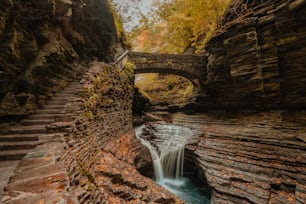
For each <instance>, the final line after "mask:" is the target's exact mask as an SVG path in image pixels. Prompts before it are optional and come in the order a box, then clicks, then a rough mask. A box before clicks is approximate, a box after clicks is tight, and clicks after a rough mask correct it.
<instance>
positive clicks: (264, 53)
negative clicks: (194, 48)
mask: <svg viewBox="0 0 306 204" xmlns="http://www.w3.org/2000/svg"><path fill="white" fill-rule="evenodd" d="M305 6H306V4H305V1H297V0H290V1H285V0H278V1H272V0H271V1H270V0H268V1H240V0H238V1H233V3H232V5H231V7H230V8H229V10H228V11H227V12H226V14H225V15H224V19H223V21H222V22H220V23H221V26H220V29H219V30H218V32H216V33H215V35H214V36H213V37H212V39H211V40H210V41H209V42H208V44H207V47H206V49H207V51H208V52H209V53H210V56H209V60H208V61H209V62H208V70H207V84H208V85H207V97H206V98H205V100H204V103H205V104H206V106H208V107H227V108H228V107H232V108H238V107H239V108H242V107H256V108H280V107H287V108H289V107H290V108H301V107H305V101H306V92H305V84H306V81H305V80H306V76H305V73H306V72H305V67H306V65H305V63H306V61H305V59H304V57H303V56H304V54H303V53H304V52H305V39H306V32H305V23H304V20H305V19H304V18H303V17H302V16H304V15H305Z"/></svg>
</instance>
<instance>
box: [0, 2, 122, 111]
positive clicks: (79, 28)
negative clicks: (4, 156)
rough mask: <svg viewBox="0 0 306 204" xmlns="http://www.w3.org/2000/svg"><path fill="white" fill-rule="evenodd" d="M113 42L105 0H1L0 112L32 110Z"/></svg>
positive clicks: (102, 54) (102, 56) (110, 50)
mask: <svg viewBox="0 0 306 204" xmlns="http://www.w3.org/2000/svg"><path fill="white" fill-rule="evenodd" d="M116 42H118V40H117V31H116V27H115V24H114V18H113V14H112V11H111V8H110V7H109V5H108V3H107V1H106V0H101V1H90V0H77V1H70V0H51V1H49V0H40V1H38V0H29V1H26V2H25V1H21V0H3V1H1V7H0V49H1V52H0V116H7V115H24V114H28V113H29V112H32V111H33V110H35V109H36V108H37V107H38V106H40V105H41V104H43V103H44V101H46V98H47V97H49V96H51V95H52V94H53V93H54V92H56V91H58V90H59V89H61V88H62V87H64V86H65V85H66V84H67V81H70V80H71V79H74V78H76V77H77V76H78V75H80V73H83V72H84V66H83V65H84V63H81V62H85V61H89V59H90V58H96V59H103V60H105V59H106V58H111V56H112V54H113V51H114V48H113V47H114V45H115V43H116Z"/></svg>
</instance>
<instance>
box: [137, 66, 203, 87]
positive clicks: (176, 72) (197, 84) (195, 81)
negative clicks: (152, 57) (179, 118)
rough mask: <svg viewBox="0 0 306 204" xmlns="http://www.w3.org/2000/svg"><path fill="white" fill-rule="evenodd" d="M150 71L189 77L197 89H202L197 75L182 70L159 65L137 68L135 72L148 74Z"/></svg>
mask: <svg viewBox="0 0 306 204" xmlns="http://www.w3.org/2000/svg"><path fill="white" fill-rule="evenodd" d="M148 73H156V74H173V75H177V76H181V77H184V78H186V79H188V80H189V81H190V82H191V83H192V84H193V86H194V89H195V91H200V88H201V86H200V81H199V79H197V77H196V76H193V75H191V74H190V73H186V72H184V71H181V70H174V69H165V68H158V67H152V68H145V69H139V68H137V69H136V70H135V74H148Z"/></svg>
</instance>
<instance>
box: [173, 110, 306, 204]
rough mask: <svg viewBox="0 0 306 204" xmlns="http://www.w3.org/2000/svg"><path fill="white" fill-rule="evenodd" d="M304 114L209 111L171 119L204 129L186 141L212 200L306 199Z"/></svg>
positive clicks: (248, 203)
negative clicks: (204, 179)
mask: <svg viewBox="0 0 306 204" xmlns="http://www.w3.org/2000/svg"><path fill="white" fill-rule="evenodd" d="M305 122H306V114H305V112H292V111H291V112H262V113H258V112H225V111H223V112H222V111H220V112H210V113H206V114H202V115H180V114H178V115H177V116H176V117H175V118H174V123H179V124H185V125H186V124H188V125H191V126H193V127H195V128H197V129H199V130H201V131H202V132H203V135H202V136H200V137H197V138H194V139H193V141H191V142H190V144H189V145H187V149H188V150H190V151H191V152H193V153H194V155H195V160H196V161H197V163H198V166H199V167H200V168H201V169H202V172H203V173H204V175H205V177H206V179H207V182H208V184H209V185H210V186H211V189H212V203H215V204H234V203H235V204H238V203H245V204H254V203H256V204H263V203H269V204H280V203H282V204H303V203H305V202H306V191H305V189H306V182H305V179H306V151H305V150H306V143H305V142H306V135H305V131H306V128H305Z"/></svg>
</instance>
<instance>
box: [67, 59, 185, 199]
mask: <svg viewBox="0 0 306 204" xmlns="http://www.w3.org/2000/svg"><path fill="white" fill-rule="evenodd" d="M82 84H83V88H84V89H83V90H84V91H83V92H82V93H81V94H80V95H81V100H82V106H81V107H82V111H81V113H80V114H79V115H78V116H77V117H76V118H75V120H74V121H75V123H74V124H75V125H74V129H73V132H72V133H71V134H70V136H69V137H67V138H66V142H67V144H69V148H67V152H66V156H65V157H64V159H63V161H64V163H65V166H66V167H67V169H68V175H69V181H70V187H69V191H70V192H71V193H72V195H74V196H75V197H77V198H78V200H79V201H80V203H125V202H128V203H142V202H145V203H149V202H156V203H173V204H174V203H180V201H179V200H178V198H177V197H176V196H175V195H172V194H171V193H170V192H168V191H166V190H164V189H162V188H161V187H160V186H158V185H157V184H155V182H154V181H152V180H151V179H149V178H145V177H143V176H141V175H140V174H139V172H138V171H137V170H136V169H135V167H134V160H135V158H136V157H137V156H138V155H139V154H141V152H147V151H146V150H144V149H143V147H142V146H141V144H140V142H139V141H138V140H137V139H136V137H135V134H134V129H133V126H132V99H133V93H134V87H133V84H134V72H133V70H132V69H128V68H125V69H123V70H122V71H118V70H117V69H114V68H113V67H110V66H108V65H107V64H104V63H94V64H93V65H92V66H91V68H90V69H89V72H88V73H87V74H86V75H85V77H84V78H83V80H82ZM148 155H149V153H148V152H147V156H148ZM142 156H144V155H142ZM138 157H139V156H138Z"/></svg>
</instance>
